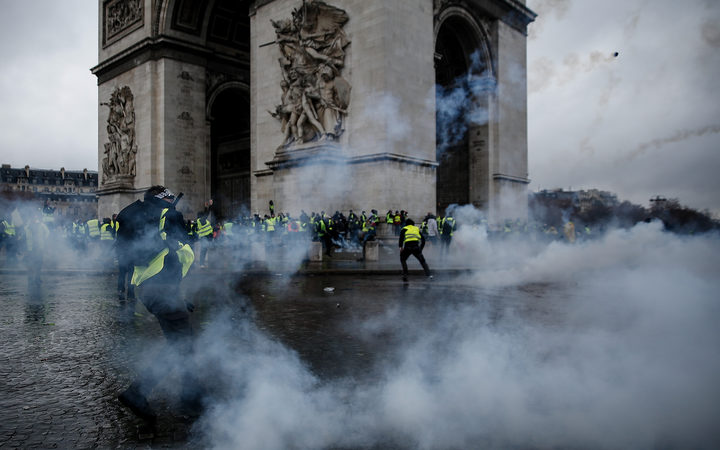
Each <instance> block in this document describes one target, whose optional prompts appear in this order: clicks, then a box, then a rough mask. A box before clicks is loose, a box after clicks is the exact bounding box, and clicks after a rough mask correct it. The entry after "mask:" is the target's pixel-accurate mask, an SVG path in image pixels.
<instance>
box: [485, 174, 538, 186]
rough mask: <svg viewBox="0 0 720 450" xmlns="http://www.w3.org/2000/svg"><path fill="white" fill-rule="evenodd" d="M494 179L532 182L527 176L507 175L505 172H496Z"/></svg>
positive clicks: (523, 182) (524, 182) (522, 182)
mask: <svg viewBox="0 0 720 450" xmlns="http://www.w3.org/2000/svg"><path fill="white" fill-rule="evenodd" d="M492 177H493V180H501V181H510V182H512V183H521V184H530V180H529V179H528V178H525V177H516V176H515V175H506V174H504V173H494V174H493V176H492Z"/></svg>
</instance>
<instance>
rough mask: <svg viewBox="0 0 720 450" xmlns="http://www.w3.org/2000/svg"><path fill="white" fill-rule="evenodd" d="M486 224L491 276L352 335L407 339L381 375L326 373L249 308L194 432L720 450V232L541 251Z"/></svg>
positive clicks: (298, 441)
mask: <svg viewBox="0 0 720 450" xmlns="http://www.w3.org/2000/svg"><path fill="white" fill-rule="evenodd" d="M471 230H472V229H471V228H470V227H468V231H463V230H462V229H461V230H459V231H458V234H459V235H462V234H461V233H462V232H464V233H466V234H467V235H466V236H465V238H464V239H465V243H466V246H467V248H469V249H471V250H472V251H469V252H466V253H465V254H464V257H465V258H466V260H467V259H469V258H471V257H474V256H475V255H477V254H478V252H479V251H480V250H481V251H483V252H485V253H486V254H485V256H484V257H483V260H482V264H481V267H480V268H479V269H478V270H476V271H475V272H474V273H473V274H471V275H467V276H462V277H460V278H457V279H453V280H449V282H448V280H443V279H442V278H441V279H440V280H438V281H437V282H436V283H435V284H434V285H431V286H430V288H429V289H425V288H423V289H420V290H416V291H415V290H411V291H409V294H408V297H407V298H405V299H404V300H403V302H402V303H400V304H396V305H395V306H393V307H390V308H388V310H387V311H386V312H385V313H384V314H382V315H379V316H376V317H374V318H372V319H364V320H360V319H358V322H357V323H356V324H355V326H354V327H353V328H352V331H353V332H355V333H359V334H362V333H364V332H368V333H381V332H383V331H387V332H390V331H391V332H392V333H393V334H394V335H396V336H398V340H396V341H393V342H396V343H397V345H393V344H391V343H388V346H391V345H392V348H391V349H390V351H389V353H390V354H391V355H392V357H389V358H386V359H387V362H386V364H385V367H384V368H382V370H380V375H379V376H377V377H376V378H375V379H373V380H370V382H360V381H353V380H348V379H343V380H323V379H320V378H318V377H317V376H315V375H314V374H313V373H312V372H311V371H310V370H309V369H308V368H307V366H306V365H305V364H304V363H303V361H301V360H300V359H299V358H298V356H297V354H295V353H294V352H293V351H292V350H289V349H287V348H285V347H284V346H283V345H281V344H279V343H278V342H276V341H274V340H273V339H272V338H271V337H269V336H267V335H266V334H265V333H263V332H260V331H259V330H258V329H257V328H256V326H255V325H254V324H253V323H252V321H250V320H247V318H245V319H242V320H236V321H231V320H227V319H224V320H220V319H218V320H216V321H214V322H213V323H214V324H215V326H210V327H208V328H206V331H205V333H204V335H203V336H202V338H201V340H202V342H201V345H200V348H206V349H207V352H205V353H204V354H203V355H204V356H202V360H201V361H200V362H201V364H200V365H201V366H202V367H208V368H210V367H212V373H213V377H212V380H213V382H214V383H215V385H216V386H218V390H217V392H218V393H217V395H216V397H215V398H216V400H215V402H213V403H212V405H211V407H210V410H209V412H208V414H207V415H206V416H205V417H204V418H203V419H202V420H201V421H200V422H198V423H197V424H196V427H197V428H196V429H197V430H198V431H200V432H201V433H203V435H204V436H206V437H207V438H208V439H209V442H210V444H211V445H213V446H214V447H216V448H240V447H241V448H262V449H284V448H331V447H342V446H346V447H369V446H373V445H379V446H383V445H396V446H399V447H401V448H508V447H522V448H526V447H572V448H576V447H582V448H655V447H669V448H688V447H692V448H714V447H716V446H717V444H718V443H720V435H719V434H718V432H717V431H716V427H715V424H716V423H717V419H718V418H719V417H720V406H718V405H717V402H716V399H717V398H718V394H720V387H719V386H720V385H719V384H718V383H717V380H718V379H719V376H720V354H719V353H718V351H717V342H720V339H719V338H720V331H718V327H717V325H716V324H717V322H718V319H719V318H720V304H719V303H718V300H717V298H718V296H717V292H718V289H719V288H720V281H719V280H718V277H717V271H718V267H720V256H719V255H720V251H719V250H720V240H718V238H717V237H715V236H698V237H691V238H687V237H685V238H680V237H677V236H675V235H672V234H668V233H665V232H663V231H662V229H661V225H660V224H655V223H651V224H642V225H639V226H637V227H635V228H633V229H631V230H615V231H611V232H609V233H608V234H607V235H606V236H605V237H604V238H602V239H598V240H596V241H591V242H587V243H584V244H578V245H568V244H562V243H554V244H550V245H548V246H539V245H534V244H533V245H528V244H526V243H523V242H504V243H499V242H496V241H488V240H487V238H486V237H485V233H484V231H483V230H482V229H476V230H474V231H471ZM472 236H476V240H475V241H473V237H472ZM458 239H459V238H458ZM460 297H462V298H460ZM428 304H430V305H432V307H433V315H432V317H431V320H428V318H427V317H425V318H422V314H421V313H420V312H419V310H420V309H422V307H423V306H422V305H425V306H426V307H427V305H428ZM350 306H351V305H350ZM220 316H223V314H220ZM224 316H227V315H226V314H225V315H224Z"/></svg>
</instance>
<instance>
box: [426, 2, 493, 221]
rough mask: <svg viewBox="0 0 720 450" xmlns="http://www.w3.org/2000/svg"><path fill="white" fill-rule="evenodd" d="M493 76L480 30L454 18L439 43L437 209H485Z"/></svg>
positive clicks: (442, 30) (447, 22) (445, 26)
mask: <svg viewBox="0 0 720 450" xmlns="http://www.w3.org/2000/svg"><path fill="white" fill-rule="evenodd" d="M493 80H494V77H493V76H492V68H491V65H490V63H489V61H488V57H487V49H486V47H485V46H484V43H483V40H482V37H481V35H480V34H479V32H478V31H477V30H476V29H475V28H474V27H473V26H472V25H471V24H470V23H469V22H468V21H467V19H466V18H465V17H463V16H460V15H457V16H450V17H448V18H447V19H446V20H445V21H443V23H442V24H441V25H440V27H439V29H438V32H437V37H436V41H435V101H436V115H435V118H436V123H435V129H436V158H437V162H438V168H437V184H436V189H437V193H436V194H437V211H438V212H440V213H442V212H444V211H445V209H446V208H447V207H448V206H450V205H452V204H459V205H464V204H473V205H475V206H476V207H479V208H483V207H485V206H486V201H487V195H488V192H487V190H488V180H487V174H488V156H487V155H488V152H487V142H488V139H487V137H488V121H489V115H490V114H489V95H490V92H491V91H492V90H493V89H494V82H493Z"/></svg>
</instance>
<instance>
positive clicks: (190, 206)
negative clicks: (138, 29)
mask: <svg viewBox="0 0 720 450" xmlns="http://www.w3.org/2000/svg"><path fill="white" fill-rule="evenodd" d="M118 93H124V94H125V97H126V98H123V99H120V100H117V97H118ZM130 96H131V97H130ZM99 98H100V102H101V107H100V108H99V118H98V125H99V126H98V141H99V142H98V148H99V161H100V164H99V170H98V173H99V183H98V190H97V195H98V214H99V216H100V217H109V215H111V214H113V213H117V212H119V210H120V209H122V208H123V207H124V206H127V205H128V204H129V203H131V202H132V201H134V200H135V199H137V198H141V197H142V193H143V192H144V191H145V190H146V189H147V188H149V187H150V186H152V185H155V184H162V185H165V186H167V187H168V188H170V189H171V190H172V191H174V192H175V193H179V192H183V193H184V194H185V197H183V199H182V200H181V202H180V203H179V204H178V210H180V211H181V212H182V213H183V214H184V215H186V216H188V217H194V215H195V213H196V212H197V210H198V208H201V205H202V204H203V201H204V199H207V198H209V197H210V192H209V187H210V183H209V180H208V179H207V178H208V176H207V172H208V170H207V166H208V160H209V145H208V136H209V127H208V123H207V121H206V118H205V68H204V67H201V66H197V65H193V64H190V63H183V62H180V61H175V60H172V59H165V58H162V59H159V60H157V61H148V62H146V63H144V64H140V65H138V66H136V67H133V68H131V69H130V70H128V71H126V72H124V73H122V74H120V75H118V76H116V77H114V78H112V79H110V80H108V81H106V82H103V83H101V84H100V85H99ZM130 98H132V100H131V101H130V100H129V99H130ZM118 117H122V119H119V118H118ZM130 118H132V120H131V119H130ZM130 141H132V142H130ZM117 166H119V167H120V168H119V169H118V168H117ZM126 166H129V167H127V168H126Z"/></svg>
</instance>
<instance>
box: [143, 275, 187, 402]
mask: <svg viewBox="0 0 720 450" xmlns="http://www.w3.org/2000/svg"><path fill="white" fill-rule="evenodd" d="M158 276H160V274H158V275H156V277H158ZM154 278H155V277H153V278H150V279H148V280H146V281H145V282H143V284H142V285H141V286H140V289H139V292H138V293H139V297H140V300H141V301H142V302H143V304H144V305H145V307H146V308H147V309H148V311H150V312H151V313H152V314H153V315H154V316H155V318H157V320H158V323H159V324H160V328H161V329H162V332H163V335H164V336H165V340H166V345H165V348H163V349H162V350H161V351H160V352H159V353H158V354H157V355H156V356H155V358H154V359H153V362H152V363H151V364H150V365H148V366H146V367H145V368H144V369H142V370H141V371H140V374H139V376H138V377H137V378H136V379H135V381H134V382H133V384H132V387H133V388H135V389H137V390H138V391H139V392H140V393H141V394H142V395H144V396H146V397H147V396H148V395H149V394H150V392H151V391H152V390H153V388H155V387H156V386H157V385H158V383H160V382H162V381H163V380H164V379H165V378H166V375H167V374H168V373H169V372H171V371H177V372H179V373H180V374H181V379H182V386H181V394H180V395H181V401H182V402H194V401H197V400H198V399H199V398H200V397H201V385H200V383H199V382H198V380H197V376H196V373H197V368H196V367H195V362H194V360H193V331H192V325H191V323H190V314H189V313H188V311H187V307H186V306H185V301H184V300H183V299H181V298H180V281H179V280H178V281H177V282H158V281H155V280H154Z"/></svg>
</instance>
